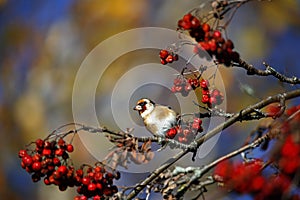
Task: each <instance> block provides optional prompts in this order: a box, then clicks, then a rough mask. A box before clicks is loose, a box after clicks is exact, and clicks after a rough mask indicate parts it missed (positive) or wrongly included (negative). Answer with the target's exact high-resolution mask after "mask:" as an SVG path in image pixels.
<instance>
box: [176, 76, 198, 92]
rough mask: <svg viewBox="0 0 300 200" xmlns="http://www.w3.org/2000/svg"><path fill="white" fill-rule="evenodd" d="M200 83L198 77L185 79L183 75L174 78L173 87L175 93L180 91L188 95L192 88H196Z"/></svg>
mask: <svg viewBox="0 0 300 200" xmlns="http://www.w3.org/2000/svg"><path fill="white" fill-rule="evenodd" d="M199 85H200V83H199V80H198V79H197V78H189V79H187V80H186V79H185V78H183V77H182V76H180V77H177V78H175V79H174V85H173V86H172V88H171V91H172V92H173V93H175V92H180V93H181V95H182V96H187V95H188V94H189V92H190V91H191V90H195V89H196V88H198V87H199Z"/></svg>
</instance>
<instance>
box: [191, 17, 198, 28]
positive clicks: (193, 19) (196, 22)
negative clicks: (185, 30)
mask: <svg viewBox="0 0 300 200" xmlns="http://www.w3.org/2000/svg"><path fill="white" fill-rule="evenodd" d="M199 26H200V21H199V19H197V18H196V17H193V18H192V20H191V28H193V29H196V28H198V27H199Z"/></svg>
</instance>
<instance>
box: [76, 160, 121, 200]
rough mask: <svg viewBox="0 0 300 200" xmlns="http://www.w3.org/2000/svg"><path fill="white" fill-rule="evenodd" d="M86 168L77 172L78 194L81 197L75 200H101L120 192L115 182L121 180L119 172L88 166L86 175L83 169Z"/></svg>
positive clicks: (97, 166)
mask: <svg viewBox="0 0 300 200" xmlns="http://www.w3.org/2000/svg"><path fill="white" fill-rule="evenodd" d="M85 166H86V165H85ZM85 166H83V167H82V168H81V169H78V170H76V175H75V180H76V182H77V183H78V188H77V192H78V194H80V195H81V196H76V197H75V198H74V200H87V199H88V198H91V197H93V200H100V199H105V198H106V197H110V196H112V195H113V194H115V193H117V192H118V188H117V186H115V185H113V180H114V179H119V178H120V174H119V172H116V173H111V172H108V171H107V170H105V168H104V167H103V166H99V165H97V164H96V166H95V167H91V166H88V168H87V170H86V173H85V172H84V169H83V168H84V167H85Z"/></svg>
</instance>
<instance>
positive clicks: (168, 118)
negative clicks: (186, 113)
mask: <svg viewBox="0 0 300 200" xmlns="http://www.w3.org/2000/svg"><path fill="white" fill-rule="evenodd" d="M133 109H134V110H137V111H138V112H139V115H140V116H141V117H142V119H143V120H144V124H145V126H146V128H147V129H148V130H149V131H150V132H151V133H152V134H153V135H154V136H158V137H163V138H164V137H166V132H167V131H168V130H169V129H170V128H172V127H173V126H175V125H176V123H177V119H176V116H177V114H176V112H175V111H174V110H172V109H171V108H170V107H168V106H163V105H159V104H156V103H154V102H153V101H152V100H150V99H147V98H142V99H140V100H138V101H137V103H136V106H135V107H134V108H133Z"/></svg>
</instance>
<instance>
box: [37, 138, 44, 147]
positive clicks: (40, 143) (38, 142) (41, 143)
mask: <svg viewBox="0 0 300 200" xmlns="http://www.w3.org/2000/svg"><path fill="white" fill-rule="evenodd" d="M35 144H36V146H37V147H39V148H42V147H43V146H44V140H42V139H37V140H36V141H35Z"/></svg>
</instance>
